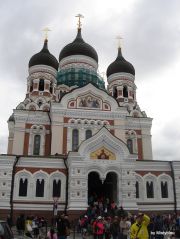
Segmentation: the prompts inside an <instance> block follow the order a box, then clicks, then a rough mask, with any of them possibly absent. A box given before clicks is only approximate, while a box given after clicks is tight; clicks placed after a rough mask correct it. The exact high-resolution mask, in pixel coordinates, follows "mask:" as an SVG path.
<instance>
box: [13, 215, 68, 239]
mask: <svg viewBox="0 0 180 239" xmlns="http://www.w3.org/2000/svg"><path fill="white" fill-rule="evenodd" d="M51 224H52V225H51V227H49V226H48V225H47V221H46V220H45V219H44V217H37V216H35V217H34V216H30V217H26V218H25V216H24V215H23V214H22V215H20V216H19V217H18V218H17V220H16V228H17V232H18V235H19V236H22V238H24V236H26V238H37V239H41V238H43V239H44V238H46V239H59V238H61V239H66V237H67V236H69V234H70V222H69V219H68V216H67V215H65V214H61V215H60V214H59V215H58V216H57V217H56V218H55V220H52V223H51Z"/></svg>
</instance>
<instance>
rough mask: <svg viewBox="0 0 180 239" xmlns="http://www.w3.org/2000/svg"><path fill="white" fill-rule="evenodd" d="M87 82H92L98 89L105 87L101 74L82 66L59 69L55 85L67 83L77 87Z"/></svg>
mask: <svg viewBox="0 0 180 239" xmlns="http://www.w3.org/2000/svg"><path fill="white" fill-rule="evenodd" d="M88 83H92V84H93V85H95V86H97V87H98V88H99V89H103V90H104V89H105V83H104V80H103V78H102V77H101V76H99V75H98V74H97V73H96V72H94V71H91V70H87V69H83V68H76V69H74V68H70V69H65V70H60V71H59V72H58V74H57V85H62V84H64V85H67V86H74V85H77V86H79V87H82V86H85V85H87V84H88Z"/></svg>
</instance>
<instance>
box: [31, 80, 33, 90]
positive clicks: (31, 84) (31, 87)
mask: <svg viewBox="0 0 180 239" xmlns="http://www.w3.org/2000/svg"><path fill="white" fill-rule="evenodd" d="M32 91H33V81H31V82H30V92H32Z"/></svg>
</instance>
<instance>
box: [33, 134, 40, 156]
mask: <svg viewBox="0 0 180 239" xmlns="http://www.w3.org/2000/svg"><path fill="white" fill-rule="evenodd" d="M40 143H41V136H40V135H35V136H34V148H33V154H34V155H39V154H40Z"/></svg>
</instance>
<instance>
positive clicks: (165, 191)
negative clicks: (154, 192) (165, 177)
mask: <svg viewBox="0 0 180 239" xmlns="http://www.w3.org/2000/svg"><path fill="white" fill-rule="evenodd" d="M161 197H162V198H168V184H167V182H161Z"/></svg>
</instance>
